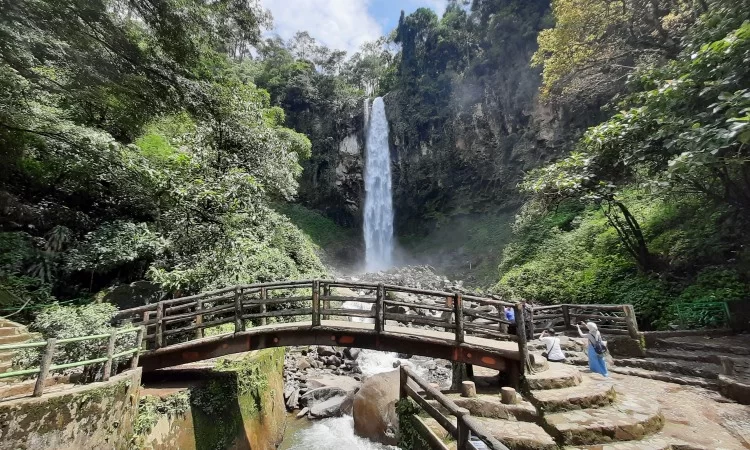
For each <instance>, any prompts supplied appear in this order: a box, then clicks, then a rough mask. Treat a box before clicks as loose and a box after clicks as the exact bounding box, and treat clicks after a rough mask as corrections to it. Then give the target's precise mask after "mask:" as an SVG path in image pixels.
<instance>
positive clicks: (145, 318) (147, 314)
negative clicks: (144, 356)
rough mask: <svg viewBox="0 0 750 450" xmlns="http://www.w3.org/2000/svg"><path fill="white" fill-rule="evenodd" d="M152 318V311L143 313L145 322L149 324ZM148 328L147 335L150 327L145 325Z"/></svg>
mask: <svg viewBox="0 0 750 450" xmlns="http://www.w3.org/2000/svg"><path fill="white" fill-rule="evenodd" d="M150 318H151V311H143V322H145V323H148V321H149V319H150ZM144 326H145V327H146V334H148V327H149V326H150V325H144ZM146 346H147V347H148V343H146Z"/></svg>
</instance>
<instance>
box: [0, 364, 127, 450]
mask: <svg viewBox="0 0 750 450" xmlns="http://www.w3.org/2000/svg"><path fill="white" fill-rule="evenodd" d="M140 384H141V371H140V369H137V370H133V371H129V372H126V373H124V374H120V375H117V376H114V377H112V378H111V379H110V380H109V381H107V382H102V383H92V384H88V385H84V386H76V387H72V388H70V389H66V390H63V391H61V392H49V393H45V394H44V396H42V397H39V398H34V397H24V398H20V399H16V400H10V401H4V402H2V403H0V450H16V449H29V450H32V449H34V450H35V449H44V450H108V449H117V450H120V449H122V450H125V449H127V448H128V446H129V442H130V437H131V435H132V433H133V420H134V417H135V412H136V405H137V404H138V390H139V387H140ZM48 389H49V388H48ZM50 390H51V389H50Z"/></svg>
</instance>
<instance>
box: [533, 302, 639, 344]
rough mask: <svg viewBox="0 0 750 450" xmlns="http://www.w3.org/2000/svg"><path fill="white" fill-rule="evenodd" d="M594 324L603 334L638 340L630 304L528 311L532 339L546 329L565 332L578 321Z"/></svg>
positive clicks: (539, 308)
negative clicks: (529, 313) (529, 312)
mask: <svg viewBox="0 0 750 450" xmlns="http://www.w3.org/2000/svg"><path fill="white" fill-rule="evenodd" d="M589 321H593V322H595V323H596V325H597V327H598V328H599V330H600V331H601V332H602V333H603V334H605V335H606V334H614V335H626V336H630V337H631V338H633V339H638V338H639V331H638V323H637V321H636V316H635V310H634V309H633V306H632V305H576V304H561V305H549V306H535V307H533V308H532V309H531V321H530V322H531V325H532V332H531V333H532V334H533V335H534V337H536V336H538V335H539V334H541V332H542V331H543V330H545V329H553V330H554V331H557V332H568V331H573V330H575V329H576V324H577V323H579V322H589Z"/></svg>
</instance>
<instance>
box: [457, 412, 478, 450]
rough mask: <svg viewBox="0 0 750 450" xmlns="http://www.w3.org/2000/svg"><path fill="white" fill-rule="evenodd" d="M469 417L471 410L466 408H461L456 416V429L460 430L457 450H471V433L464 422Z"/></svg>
mask: <svg viewBox="0 0 750 450" xmlns="http://www.w3.org/2000/svg"><path fill="white" fill-rule="evenodd" d="M468 415H469V410H468V409H466V408H459V409H458V411H457V414H456V427H457V428H458V437H457V438H456V446H457V447H456V449H457V450H469V449H470V448H474V447H473V446H472V447H469V438H470V436H471V431H470V430H469V427H468V426H467V425H466V421H464V417H465V416H468Z"/></svg>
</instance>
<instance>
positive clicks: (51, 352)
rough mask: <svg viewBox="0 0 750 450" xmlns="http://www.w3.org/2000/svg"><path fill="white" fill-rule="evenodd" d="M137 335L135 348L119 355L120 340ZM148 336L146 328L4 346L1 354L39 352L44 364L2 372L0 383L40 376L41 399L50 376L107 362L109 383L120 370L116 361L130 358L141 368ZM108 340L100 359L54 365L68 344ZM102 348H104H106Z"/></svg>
mask: <svg viewBox="0 0 750 450" xmlns="http://www.w3.org/2000/svg"><path fill="white" fill-rule="evenodd" d="M127 333H135V345H134V346H132V347H129V348H126V349H125V350H122V351H120V352H115V350H116V342H117V338H118V337H119V336H121V335H123V334H127ZM143 335H144V328H143V327H130V328H124V329H119V330H114V331H112V332H111V333H106V334H94V335H89V336H79V337H73V338H64V339H55V338H50V339H47V340H46V341H41V342H22V343H18V344H5V345H0V352H15V351H17V350H27V349H32V348H35V349H39V351H40V354H41V361H40V364H39V367H33V368H29V369H21V370H14V371H10V372H3V373H0V380H2V379H5V378H18V377H25V376H29V375H34V374H36V384H35V385H34V393H33V396H34V397H40V396H41V395H42V394H43V393H44V388H45V385H46V380H47V378H48V377H49V375H50V373H52V372H55V371H60V370H65V369H72V368H75V367H86V366H89V367H90V366H94V365H98V364H102V363H104V368H103V373H102V378H101V380H102V381H107V380H109V378H110V377H111V376H112V375H113V373H114V372H116V370H117V365H116V364H115V362H116V361H117V360H118V359H120V358H124V357H129V358H130V364H129V369H135V368H136V367H138V357H139V355H140V351H141V347H142V340H143ZM104 339H107V346H106V353H105V354H104V355H103V356H101V357H99V358H93V359H87V360H81V361H73V362H68V363H63V364H53V363H54V360H55V356H57V355H58V354H59V353H60V349H61V348H62V347H63V346H64V345H66V344H77V343H80V342H84V341H103V340H104ZM102 347H104V346H103V345H102Z"/></svg>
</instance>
